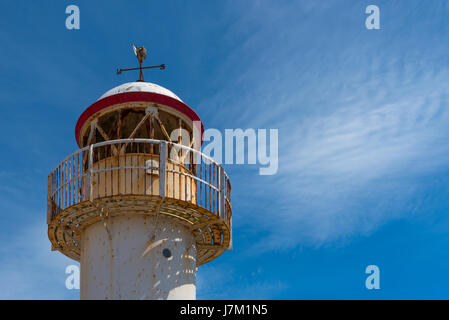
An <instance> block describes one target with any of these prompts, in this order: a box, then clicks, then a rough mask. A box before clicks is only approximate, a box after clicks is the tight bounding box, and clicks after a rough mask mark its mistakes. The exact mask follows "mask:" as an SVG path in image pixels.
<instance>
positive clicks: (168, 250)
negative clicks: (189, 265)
mask: <svg viewBox="0 0 449 320" xmlns="http://www.w3.org/2000/svg"><path fill="white" fill-rule="evenodd" d="M162 255H163V256H164V257H166V258H170V257H171V251H170V249H167V248H165V249H164V250H162Z"/></svg>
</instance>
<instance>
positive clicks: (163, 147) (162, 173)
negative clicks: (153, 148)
mask: <svg viewBox="0 0 449 320" xmlns="http://www.w3.org/2000/svg"><path fill="white" fill-rule="evenodd" d="M166 161H167V142H166V141H161V142H160V143H159V196H161V197H165V188H166V182H165V178H166V168H165V166H166Z"/></svg>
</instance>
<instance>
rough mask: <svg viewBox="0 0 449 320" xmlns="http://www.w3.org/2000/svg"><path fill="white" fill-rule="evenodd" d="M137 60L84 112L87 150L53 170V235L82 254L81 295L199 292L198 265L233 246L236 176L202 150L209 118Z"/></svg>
mask: <svg viewBox="0 0 449 320" xmlns="http://www.w3.org/2000/svg"><path fill="white" fill-rule="evenodd" d="M133 47H134V46H133ZM142 48H143V47H142ZM134 49H135V53H136V56H138V52H139V49H140V48H139V49H137V50H136V48H135V47H134ZM140 51H141V52H142V51H143V50H140ZM145 56H146V51H145ZM144 58H145V57H143V59H144ZM138 59H139V63H140V67H139V68H133V69H138V70H139V71H140V77H139V80H137V81H135V82H128V83H124V84H121V85H119V86H117V87H115V88H113V89H111V90H109V91H107V92H106V93H104V94H103V95H101V96H100V98H99V99H98V100H96V101H94V102H93V104H92V105H90V106H89V107H87V109H85V111H84V112H82V114H81V116H80V117H79V119H78V122H77V123H76V126H75V139H76V142H77V144H78V146H79V149H78V150H77V151H75V152H74V153H72V154H70V155H68V156H67V157H66V158H65V159H64V160H62V161H61V162H60V163H59V164H58V165H57V166H56V168H55V169H54V170H53V171H51V173H50V174H49V175H48V196H47V224H48V237H49V240H50V242H51V248H52V250H57V251H59V252H61V253H62V254H64V255H66V256H67V257H69V258H71V259H74V260H76V261H79V262H80V267H81V274H80V276H81V282H80V298H81V299H195V298H196V272H197V270H198V266H200V265H202V264H205V263H207V262H209V261H211V260H213V259H215V258H217V257H218V256H220V255H221V254H222V253H223V252H224V251H225V250H229V249H231V247H232V214H231V198H230V193H231V184H230V181H229V178H228V176H227V174H226V173H225V171H224V169H223V167H222V166H221V165H220V164H218V163H216V162H215V161H214V160H213V159H211V158H210V157H208V156H206V155H204V154H203V153H201V151H200V147H199V146H200V145H201V137H202V132H203V130H204V127H203V123H202V121H201V119H200V118H199V117H198V115H197V114H196V112H195V111H194V110H193V109H192V108H190V107H189V106H188V105H187V104H186V103H185V102H184V101H183V100H181V99H180V98H179V97H178V96H177V95H176V94H174V93H173V92H172V91H170V90H168V89H166V88H164V87H162V86H159V85H157V84H154V83H149V82H145V81H144V80H143V73H142V69H145V68H152V67H142V61H143V59H142V57H140V58H139V56H138ZM159 67H161V69H163V68H165V65H161V66H159ZM133 69H121V70H118V71H117V72H118V73H121V72H122V71H127V70H133Z"/></svg>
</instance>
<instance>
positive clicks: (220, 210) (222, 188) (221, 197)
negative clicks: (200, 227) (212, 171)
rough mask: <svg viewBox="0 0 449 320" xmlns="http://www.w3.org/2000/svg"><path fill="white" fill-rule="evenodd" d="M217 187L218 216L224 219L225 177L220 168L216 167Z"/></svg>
mask: <svg viewBox="0 0 449 320" xmlns="http://www.w3.org/2000/svg"><path fill="white" fill-rule="evenodd" d="M218 170H219V174H218V186H219V201H218V216H219V217H220V218H223V217H225V176H224V170H223V167H222V166H219V167H218Z"/></svg>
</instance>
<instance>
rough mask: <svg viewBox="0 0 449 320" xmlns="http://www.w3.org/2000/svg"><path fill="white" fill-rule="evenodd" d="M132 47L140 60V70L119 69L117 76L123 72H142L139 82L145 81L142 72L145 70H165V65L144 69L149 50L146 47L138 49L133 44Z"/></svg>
mask: <svg viewBox="0 0 449 320" xmlns="http://www.w3.org/2000/svg"><path fill="white" fill-rule="evenodd" d="M131 45H132V46H133V50H134V54H135V55H136V57H137V60H139V68H129V69H117V74H121V73H122V72H123V71H130V70H140V76H139V80H138V81H144V80H143V71H142V70H143V69H155V68H159V69H161V70H164V69H165V64H161V65H158V66H150V67H142V63H143V60H145V58H146V57H147V49H145V47H143V46H142V47H139V48H136V46H135V45H134V44H132V43H131Z"/></svg>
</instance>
